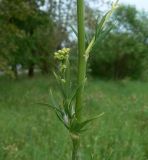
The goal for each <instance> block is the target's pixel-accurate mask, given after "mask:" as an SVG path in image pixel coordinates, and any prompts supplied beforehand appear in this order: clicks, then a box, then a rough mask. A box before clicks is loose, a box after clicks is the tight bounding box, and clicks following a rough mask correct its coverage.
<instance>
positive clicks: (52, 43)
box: [0, 0, 148, 80]
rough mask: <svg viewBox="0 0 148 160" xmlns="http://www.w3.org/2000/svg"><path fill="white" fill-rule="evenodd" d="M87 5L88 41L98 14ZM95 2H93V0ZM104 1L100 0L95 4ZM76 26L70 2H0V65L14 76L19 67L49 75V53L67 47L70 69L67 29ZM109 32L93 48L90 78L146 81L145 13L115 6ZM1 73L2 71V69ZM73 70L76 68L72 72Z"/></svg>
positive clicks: (147, 29)
mask: <svg viewBox="0 0 148 160" xmlns="http://www.w3.org/2000/svg"><path fill="white" fill-rule="evenodd" d="M90 3H91V2H89V1H86V15H85V22H86V23H85V24H86V32H87V37H86V38H87V40H88V41H89V40H90V39H91V37H92V35H93V33H94V31H95V28H96V21H98V20H99V19H101V17H102V12H101V11H100V10H98V9H96V8H92V7H93V6H92V5H90ZM94 3H95V4H96V3H97V4H98V2H97V1H94ZM102 3H104V2H103V1H101V2H99V4H100V5H102ZM71 25H72V26H73V27H74V28H76V27H75V26H76V2H75V1H74V0H70V1H64V0H59V1H55V0H47V1H45V0H13V1H12V0H1V1H0V34H1V36H0V57H1V59H3V60H1V61H0V65H1V66H2V61H3V62H4V63H5V64H7V65H5V66H7V68H9V70H10V69H11V70H12V72H13V73H14V74H15V76H16V77H17V74H18V66H19V65H21V66H22V68H23V69H25V70H28V75H29V76H33V75H34V69H35V68H38V69H40V70H41V71H42V73H50V71H51V70H52V68H53V67H54V66H55V65H56V63H55V61H54V59H53V53H54V52H55V51H56V50H59V49H61V48H62V47H71V48H72V52H73V54H72V57H73V58H72V59H73V60H74V62H73V63H74V65H73V66H74V68H75V66H76V65H75V64H76V61H77V56H76V53H77V43H76V42H75V38H74V35H73V34H71V29H70V26H71ZM108 26H111V27H112V31H111V32H110V33H109V34H108V36H107V37H106V39H105V40H104V41H103V42H99V43H98V44H96V45H95V47H94V49H93V51H92V54H91V57H90V58H91V60H90V64H89V71H90V70H91V73H92V75H94V76H99V77H103V78H113V79H121V78H126V77H129V78H133V79H137V78H139V79H142V80H147V79H148V55H147V52H148V45H147V44H148V39H147V37H148V14H147V12H144V11H143V12H140V11H138V10H137V9H136V8H135V7H133V6H124V5H122V6H120V7H119V8H118V9H117V11H116V12H115V14H114V15H113V16H112V19H111V20H110V21H109V22H108ZM1 68H3V69H0V70H3V71H4V68H6V67H1ZM74 70H75V69H74Z"/></svg>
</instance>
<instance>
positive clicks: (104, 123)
mask: <svg viewBox="0 0 148 160" xmlns="http://www.w3.org/2000/svg"><path fill="white" fill-rule="evenodd" d="M50 87H52V88H55V90H56V86H54V81H52V80H49V78H47V77H36V78H34V79H20V80H17V81H14V80H10V79H6V78H4V77H0V129H1V130H0V160H55V159H58V160H69V159H70V157H71V155H70V151H71V147H72V146H71V141H70V138H69V137H68V134H67V130H66V129H65V128H64V127H63V125H62V124H61V123H60V122H59V121H58V120H57V118H56V116H55V115H54V113H52V111H50V110H49V109H48V108H46V107H44V106H40V105H37V104H36V102H48V101H50V97H49V95H48V92H49V88H50ZM84 105H85V106H87V107H86V108H85V111H84V112H83V114H84V116H83V117H86V118H87V117H89V116H91V115H97V114H99V113H102V112H105V114H104V116H102V117H101V118H100V119H98V120H97V121H95V122H93V123H92V126H91V129H90V130H88V131H87V134H84V135H83V136H82V140H81V153H82V155H81V157H82V160H148V125H147V124H148V83H142V82H129V81H120V82H113V81H100V80H96V79H95V80H93V79H92V80H90V82H89V83H88V84H87V87H86V92H85V102H84ZM85 106H84V107H85ZM88 128H89V126H88ZM68 144H69V145H68Z"/></svg>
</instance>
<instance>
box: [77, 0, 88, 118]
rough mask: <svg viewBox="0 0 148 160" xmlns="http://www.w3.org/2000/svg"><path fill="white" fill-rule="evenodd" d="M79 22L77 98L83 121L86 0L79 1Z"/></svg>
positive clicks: (79, 115)
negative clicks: (78, 87)
mask: <svg viewBox="0 0 148 160" xmlns="http://www.w3.org/2000/svg"><path fill="white" fill-rule="evenodd" d="M77 22H78V86H80V89H79V91H78V94H77V97H76V118H77V120H78V121H80V120H81V109H82V99H83V97H82V96H83V91H84V83H85V76H86V59H85V26H84V0H77Z"/></svg>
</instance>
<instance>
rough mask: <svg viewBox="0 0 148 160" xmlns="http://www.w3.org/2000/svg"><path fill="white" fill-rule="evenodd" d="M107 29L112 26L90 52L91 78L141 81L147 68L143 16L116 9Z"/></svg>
mask: <svg viewBox="0 0 148 160" xmlns="http://www.w3.org/2000/svg"><path fill="white" fill-rule="evenodd" d="M108 25H112V28H113V29H112V31H111V32H110V34H109V35H108V36H107V37H106V39H105V40H104V41H103V42H102V43H101V44H97V45H96V46H95V47H94V50H93V55H92V57H91V64H90V65H91V69H92V74H93V75H96V76H101V77H106V78H113V79H121V78H125V77H130V78H134V79H137V78H142V75H143V73H144V72H145V70H147V68H148V55H147V52H148V45H147V43H148V41H147V40H148V39H147V37H148V17H147V13H146V12H142V13H141V12H138V11H137V10H136V9H135V8H134V7H132V6H120V7H119V8H118V9H117V11H116V13H115V14H114V15H113V17H112V21H110V22H109V24H108ZM143 76H144V75H143ZM143 78H144V77H143Z"/></svg>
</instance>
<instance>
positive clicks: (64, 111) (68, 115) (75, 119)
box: [43, 0, 118, 160]
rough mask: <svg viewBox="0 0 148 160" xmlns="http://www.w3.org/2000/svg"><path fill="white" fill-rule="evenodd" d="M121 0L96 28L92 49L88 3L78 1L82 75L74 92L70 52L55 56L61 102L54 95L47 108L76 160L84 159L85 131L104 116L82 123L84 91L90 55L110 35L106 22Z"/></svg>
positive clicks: (65, 49) (79, 57) (80, 74)
mask: <svg viewBox="0 0 148 160" xmlns="http://www.w3.org/2000/svg"><path fill="white" fill-rule="evenodd" d="M117 2H118V0H116V3H114V4H113V5H112V8H111V10H110V11H108V12H107V13H106V14H105V15H104V16H103V18H102V19H101V21H100V22H99V23H98V24H97V26H96V31H95V34H94V36H93V37H92V40H91V41H90V42H89V45H88V46H87V47H86V48H85V29H84V28H85V27H84V0H77V21H78V34H77V35H78V73H77V74H78V75H77V87H75V89H73V88H72V84H73V83H72V80H71V77H70V75H71V74H70V61H69V54H70V49H69V48H63V49H61V50H59V51H57V52H55V53H54V57H55V59H56V60H57V61H58V64H59V66H58V71H57V73H54V75H55V78H56V80H57V85H58V87H59V91H60V93H61V97H60V99H57V97H56V96H54V95H53V93H52V91H51V104H44V103H43V105H47V106H48V107H50V108H51V109H53V110H54V111H55V113H56V115H57V117H58V118H59V120H60V121H61V122H62V123H63V124H64V126H65V127H66V128H67V130H68V131H69V133H70V136H71V139H72V144H73V150H72V160H79V159H80V154H79V152H80V134H81V133H82V132H84V131H85V126H86V125H87V124H88V123H90V122H91V121H93V120H94V119H97V118H99V117H100V116H102V115H103V113H102V114H100V115H98V116H96V117H93V118H90V119H87V120H84V121H82V118H81V115H82V113H81V112H82V105H83V91H84V85H85V79H86V65H87V60H88V57H89V54H90V52H91V50H92V48H93V47H94V45H95V44H96V43H98V41H99V40H102V39H103V37H104V36H105V35H106V34H107V33H108V31H110V28H109V29H106V28H105V24H106V21H107V20H108V18H109V17H110V16H111V14H112V12H113V11H114V9H115V8H116V6H117Z"/></svg>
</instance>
